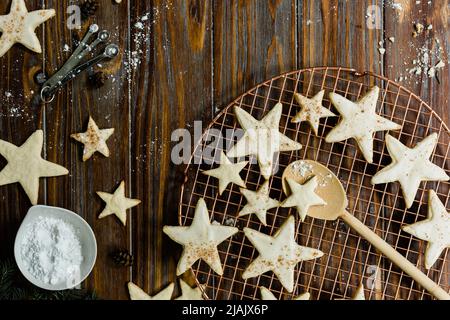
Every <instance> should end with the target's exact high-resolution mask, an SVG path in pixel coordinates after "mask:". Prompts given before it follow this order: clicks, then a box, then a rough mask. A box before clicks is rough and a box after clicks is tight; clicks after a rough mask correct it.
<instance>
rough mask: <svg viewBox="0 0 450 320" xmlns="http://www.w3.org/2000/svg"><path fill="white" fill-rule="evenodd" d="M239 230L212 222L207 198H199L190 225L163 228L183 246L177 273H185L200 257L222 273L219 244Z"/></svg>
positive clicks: (217, 271)
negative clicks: (206, 201) (207, 206)
mask: <svg viewBox="0 0 450 320" xmlns="http://www.w3.org/2000/svg"><path fill="white" fill-rule="evenodd" d="M238 231H239V230H238V228H235V227H228V226H222V225H215V224H211V222H210V221H209V214H208V209H207V208H206V203H205V200H203V199H200V200H198V202H197V206H196V208H195V214H194V220H193V221H192V224H191V225H190V226H189V227H170V226H164V228H163V232H164V233H165V234H167V235H168V236H169V237H170V238H171V239H172V240H173V241H175V242H177V243H179V244H181V245H182V246H183V253H182V255H181V258H180V260H179V261H178V266H177V275H178V276H179V275H180V274H183V273H185V272H186V271H187V270H188V269H189V268H190V267H191V266H192V265H193V264H194V263H195V262H196V261H197V260H199V259H202V260H203V261H205V262H206V263H207V264H208V265H209V266H210V267H211V268H212V269H213V270H214V271H215V272H216V273H217V274H219V275H222V274H223V270H222V264H221V262H220V257H219V252H218V251H217V246H218V245H219V244H220V243H222V242H223V241H225V240H226V239H227V238H229V237H231V236H232V235H234V234H235V233H237V232H238Z"/></svg>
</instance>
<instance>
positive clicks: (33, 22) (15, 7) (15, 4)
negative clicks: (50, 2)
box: [0, 0, 56, 57]
mask: <svg viewBox="0 0 450 320" xmlns="http://www.w3.org/2000/svg"><path fill="white" fill-rule="evenodd" d="M55 14H56V12H55V10H53V9H49V10H37V11H31V12H28V10H27V7H26V5H25V0H12V3H11V9H10V11H9V13H8V14H7V15H3V16H0V33H1V34H2V36H1V38H0V57H3V56H4V55H5V53H6V52H8V50H9V49H11V47H12V46H13V45H14V44H15V43H21V44H22V45H24V46H25V47H27V48H28V49H30V50H31V51H34V52H37V53H42V48H41V43H40V42H39V39H38V37H37V36H36V33H35V29H36V28H37V27H38V26H39V25H40V24H42V23H44V22H45V21H47V20H48V19H50V18H51V17H53V16H55Z"/></svg>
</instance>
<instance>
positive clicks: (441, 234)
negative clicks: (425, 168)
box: [402, 190, 450, 269]
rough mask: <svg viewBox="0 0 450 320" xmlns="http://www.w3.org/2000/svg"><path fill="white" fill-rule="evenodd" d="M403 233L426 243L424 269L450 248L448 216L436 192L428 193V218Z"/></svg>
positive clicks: (407, 228)
mask: <svg viewBox="0 0 450 320" xmlns="http://www.w3.org/2000/svg"><path fill="white" fill-rule="evenodd" d="M402 229H403V231H405V232H407V233H409V234H412V235H413V236H415V237H417V238H419V239H421V240H424V241H427V242H428V245H427V249H426V251H425V268H427V269H430V268H431V267H432V266H433V265H434V264H435V262H436V261H437V259H438V258H439V256H440V255H441V254H442V251H444V250H445V249H446V248H448V247H450V214H449V213H448V212H447V210H446V208H445V206H444V204H443V203H442V202H441V200H439V198H438V196H437V194H436V192H434V191H433V190H430V191H429V198H428V218H427V219H425V220H422V221H419V222H416V223H413V224H411V225H408V226H404V227H403V228H402Z"/></svg>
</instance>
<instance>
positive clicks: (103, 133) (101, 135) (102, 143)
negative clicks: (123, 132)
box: [70, 117, 114, 161]
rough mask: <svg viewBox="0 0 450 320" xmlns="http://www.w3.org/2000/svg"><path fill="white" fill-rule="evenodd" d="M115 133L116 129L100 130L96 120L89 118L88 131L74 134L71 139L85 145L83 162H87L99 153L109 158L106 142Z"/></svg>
mask: <svg viewBox="0 0 450 320" xmlns="http://www.w3.org/2000/svg"><path fill="white" fill-rule="evenodd" d="M113 133H114V128H111V129H101V130H100V129H99V128H98V126H97V124H96V123H95V121H94V119H92V118H91V117H89V123H88V128H87V131H86V132H83V133H74V134H72V135H70V137H71V138H73V139H75V140H77V141H78V142H81V143H82V144H84V149H83V161H86V160H88V159H89V158H90V157H92V155H93V154H94V153H95V152H97V151H98V152H100V153H101V154H103V155H104V156H105V157H109V149H108V145H107V144H106V140H108V139H109V137H111V135H112V134H113Z"/></svg>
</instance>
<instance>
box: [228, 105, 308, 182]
mask: <svg viewBox="0 0 450 320" xmlns="http://www.w3.org/2000/svg"><path fill="white" fill-rule="evenodd" d="M282 109H283V105H282V104H281V103H277V104H276V105H275V107H274V108H273V109H272V110H270V111H269V113H268V114H267V115H266V116H265V117H264V118H263V119H262V120H260V121H258V120H256V119H255V118H253V117H252V116H251V115H250V114H249V113H247V112H246V111H244V110H243V109H241V108H239V107H235V109H234V111H235V114H236V118H237V120H238V122H239V123H240V125H241V127H242V128H243V129H244V130H245V133H244V136H243V137H242V138H241V139H240V140H239V141H238V142H237V143H236V144H235V145H234V146H233V147H232V148H231V149H230V150H229V151H228V153H227V156H229V157H231V158H239V157H245V156H248V155H255V156H256V158H257V159H258V163H259V167H260V170H261V175H262V176H263V177H264V178H265V179H266V180H268V179H269V178H270V176H271V175H272V174H273V160H274V155H275V153H277V152H280V151H294V150H300V149H301V148H302V145H301V144H300V143H298V142H295V141H293V140H291V139H289V138H288V137H286V136H285V135H284V134H282V133H281V132H280V128H279V126H280V119H281V113H282Z"/></svg>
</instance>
